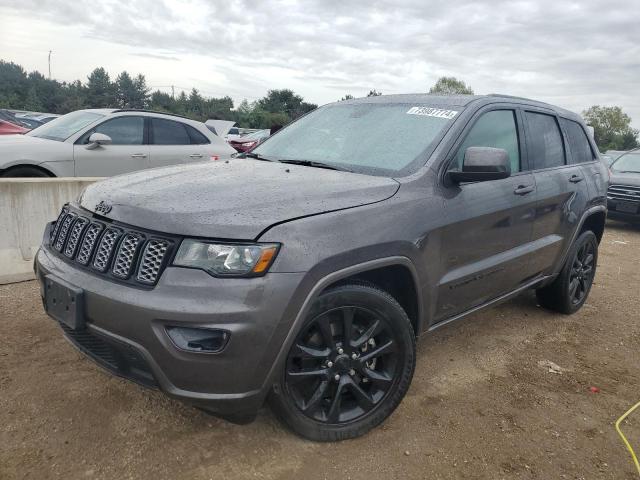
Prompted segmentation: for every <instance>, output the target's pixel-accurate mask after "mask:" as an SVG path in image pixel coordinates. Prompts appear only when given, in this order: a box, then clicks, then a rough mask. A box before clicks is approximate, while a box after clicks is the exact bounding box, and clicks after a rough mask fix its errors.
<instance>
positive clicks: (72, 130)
mask: <svg viewBox="0 0 640 480" xmlns="http://www.w3.org/2000/svg"><path fill="white" fill-rule="evenodd" d="M233 153H235V150H234V149H233V148H231V147H230V146H229V145H228V144H227V143H226V142H225V141H224V139H222V138H220V137H218V136H217V135H215V134H213V133H212V132H211V131H210V130H209V129H208V128H207V127H205V125H204V124H203V123H201V122H197V121H194V120H189V119H188V118H184V117H180V116H177V115H171V114H163V113H156V112H149V111H144V110H118V109H91V110H77V111H75V112H72V113H68V114H67V115H63V116H62V117H59V118H57V119H55V120H52V121H51V122H48V123H46V124H44V125H42V126H40V127H38V128H36V129H34V130H32V131H30V132H28V133H26V134H25V135H5V136H2V137H0V177H110V176H112V175H118V174H121V173H128V172H133V171H136V170H143V169H146V168H152V167H161V166H165V165H175V164H182V163H190V162H198V161H203V160H219V159H224V158H229V157H230V156H231V155H232V154H233Z"/></svg>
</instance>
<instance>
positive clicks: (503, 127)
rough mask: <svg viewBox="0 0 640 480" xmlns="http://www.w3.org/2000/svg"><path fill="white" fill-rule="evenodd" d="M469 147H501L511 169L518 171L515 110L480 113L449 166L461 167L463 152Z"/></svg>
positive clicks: (518, 158) (518, 155)
mask: <svg viewBox="0 0 640 480" xmlns="http://www.w3.org/2000/svg"><path fill="white" fill-rule="evenodd" d="M469 147H492V148H502V149H504V150H506V151H507V154H508V155H509V160H510V161H511V171H512V172H519V171H520V148H519V146H518V129H517V127H516V119H515V112H514V111H513V110H494V111H492V112H487V113H485V114H484V115H482V116H481V117H480V118H479V119H478V121H476V123H475V124H474V125H473V127H472V128H471V131H470V132H469V133H468V134H467V136H466V138H465V139H464V142H463V143H462V145H460V148H459V149H458V153H457V155H456V159H455V161H454V162H453V165H451V168H457V169H461V168H462V161H463V160H464V152H465V151H466V150H467V148H469Z"/></svg>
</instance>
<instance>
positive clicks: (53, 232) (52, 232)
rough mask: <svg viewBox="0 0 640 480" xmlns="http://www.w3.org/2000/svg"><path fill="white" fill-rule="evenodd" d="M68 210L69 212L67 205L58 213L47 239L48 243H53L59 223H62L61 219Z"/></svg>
mask: <svg viewBox="0 0 640 480" xmlns="http://www.w3.org/2000/svg"><path fill="white" fill-rule="evenodd" d="M68 212H69V209H68V208H67V207H64V208H63V209H62V211H61V212H60V215H58V219H57V220H56V224H55V226H54V227H53V230H52V231H51V238H50V239H49V243H51V245H53V242H54V240H55V239H56V236H57V235H58V232H59V231H60V225H61V224H62V219H63V218H64V217H65V215H67V213H68Z"/></svg>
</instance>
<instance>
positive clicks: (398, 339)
mask: <svg viewBox="0 0 640 480" xmlns="http://www.w3.org/2000/svg"><path fill="white" fill-rule="evenodd" d="M414 368H415V335H414V332H413V328H412V326H411V322H410V320H409V318H408V317H407V314H406V313H405V311H404V310H403V309H402V307H401V306H400V304H398V302H397V301H396V300H395V299H394V298H393V297H392V296H391V295H389V294H388V293H387V292H385V291H383V290H381V289H379V288H377V287H376V286H374V285H371V284H366V283H357V284H356V283H354V284H348V285H342V286H339V287H336V288H333V289H330V290H328V291H326V292H324V293H323V294H322V295H320V297H318V299H317V300H316V301H315V302H314V304H313V306H312V307H311V310H310V312H309V314H308V315H307V318H306V320H305V322H304V325H303V327H302V329H301V330H300V332H299V333H298V335H297V337H296V339H295V341H294V342H293V345H292V346H291V348H290V350H289V352H288V355H287V358H286V363H285V366H284V368H283V369H282V371H281V373H280V378H279V381H278V383H277V385H276V386H275V387H274V391H273V394H272V395H271V405H272V407H273V409H274V411H275V412H276V414H277V415H278V416H279V417H280V418H281V419H282V420H283V421H284V422H285V423H286V424H287V425H288V426H289V427H290V428H291V429H292V430H293V431H294V432H296V433H298V434H299V435H301V436H303V437H305V438H308V439H310V440H315V441H337V440H344V439H347V438H354V437H358V436H360V435H363V434H365V433H366V432H368V431H369V430H371V429H372V428H374V427H375V426H377V425H379V424H380V423H381V422H383V421H384V420H385V419H386V418H387V417H388V416H389V415H391V413H392V412H393V411H394V410H395V408H396V407H397V406H398V404H399V403H400V401H401V400H402V398H403V397H404V395H405V394H406V392H407V390H408V388H409V384H410V383H411V378H412V377H413V371H414Z"/></svg>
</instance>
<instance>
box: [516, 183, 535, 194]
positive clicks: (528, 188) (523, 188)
mask: <svg viewBox="0 0 640 480" xmlns="http://www.w3.org/2000/svg"><path fill="white" fill-rule="evenodd" d="M535 189H536V187H534V186H533V185H518V187H517V188H516V189H515V190H514V191H513V193H515V194H516V195H526V194H527V193H531V192H533V191H534V190H535Z"/></svg>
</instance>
